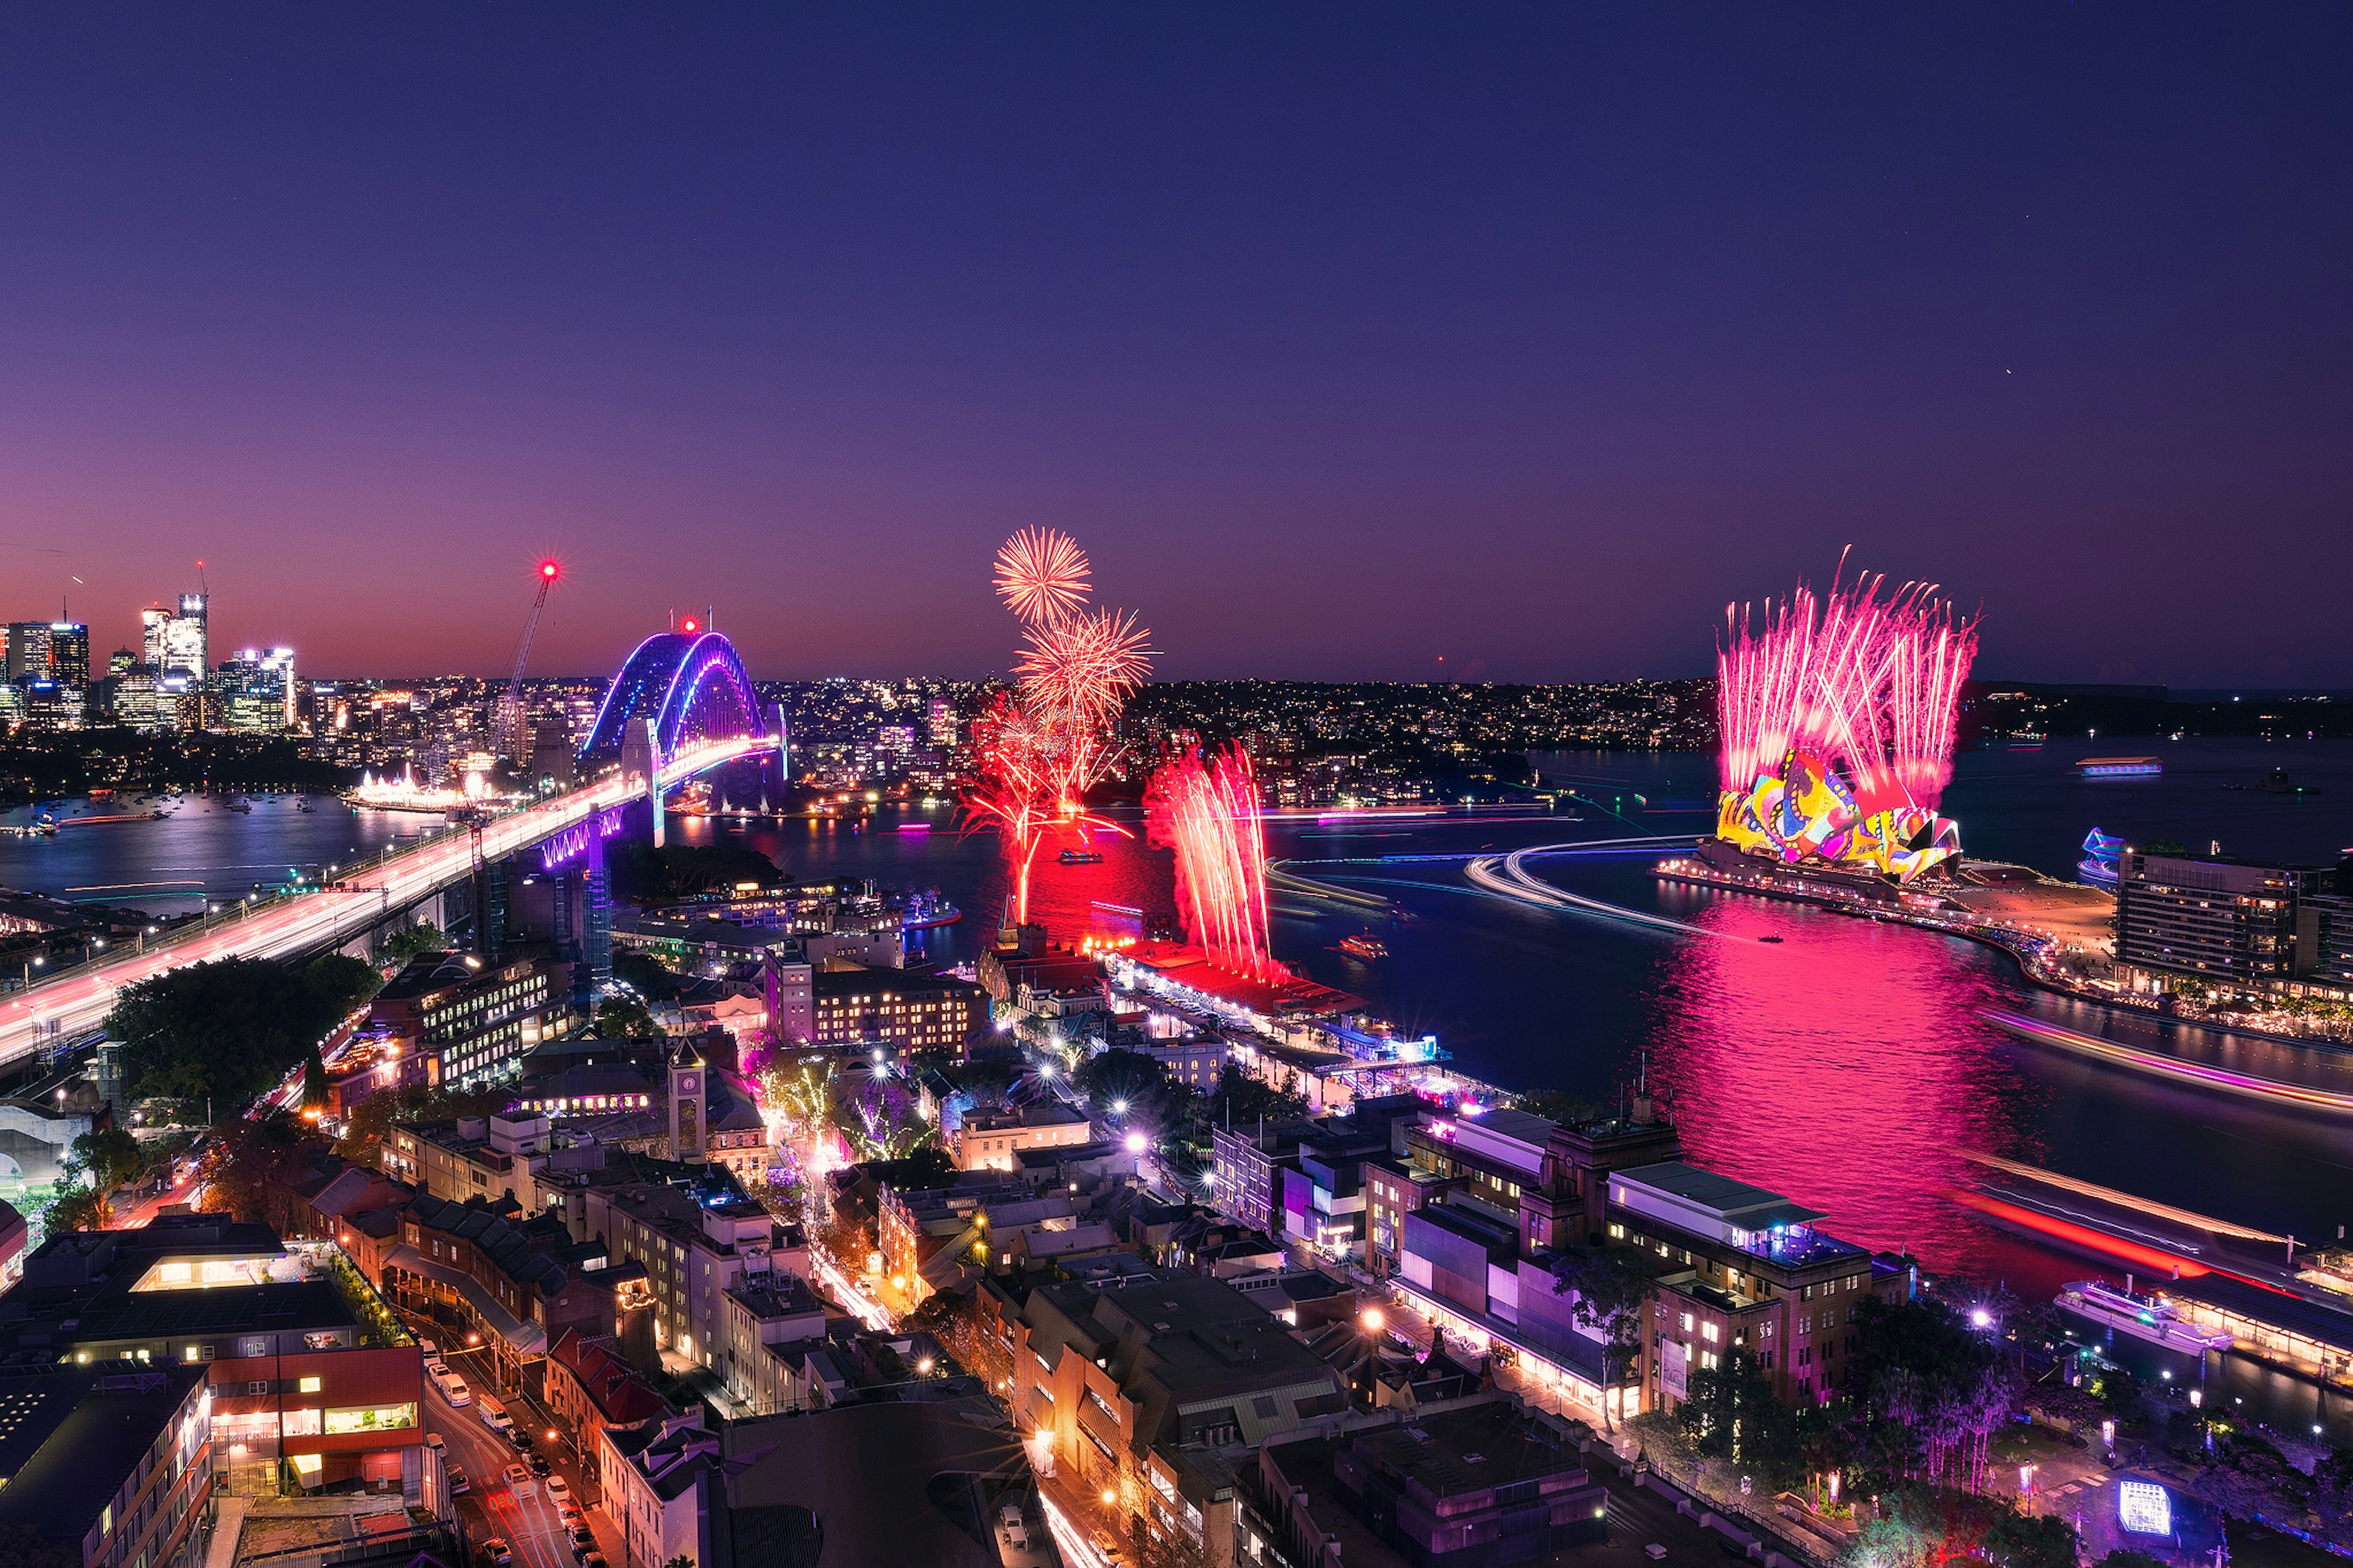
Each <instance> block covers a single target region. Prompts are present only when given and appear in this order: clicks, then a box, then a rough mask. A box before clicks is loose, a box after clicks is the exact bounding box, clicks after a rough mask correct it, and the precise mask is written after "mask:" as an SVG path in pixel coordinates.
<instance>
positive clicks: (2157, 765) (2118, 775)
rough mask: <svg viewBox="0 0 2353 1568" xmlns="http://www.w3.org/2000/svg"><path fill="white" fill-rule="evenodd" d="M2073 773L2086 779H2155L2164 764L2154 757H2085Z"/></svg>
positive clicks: (2163, 767)
mask: <svg viewBox="0 0 2353 1568" xmlns="http://www.w3.org/2000/svg"><path fill="white" fill-rule="evenodd" d="M2075 771H2076V772H2077V773H2080V774H2081V775H2082V776H2084V778H2087V779H2146V778H2155V777H2156V776H2157V775H2158V774H2159V773H2163V772H2164V771H2165V764H2164V763H2161V762H2159V761H2158V759H2157V758H2155V757H2085V758H2084V760H2083V761H2082V762H2080V763H2076V764H2075Z"/></svg>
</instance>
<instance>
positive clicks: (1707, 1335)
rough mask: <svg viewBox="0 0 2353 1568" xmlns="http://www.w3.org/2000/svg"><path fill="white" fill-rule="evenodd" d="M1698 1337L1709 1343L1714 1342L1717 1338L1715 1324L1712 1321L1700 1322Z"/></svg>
mask: <svg viewBox="0 0 2353 1568" xmlns="http://www.w3.org/2000/svg"><path fill="white" fill-rule="evenodd" d="M1699 1337H1700V1338H1702V1339H1704V1340H1705V1341H1706V1342H1708V1343H1710V1344H1714V1343H1715V1342H1716V1338H1717V1331H1716V1327H1715V1324H1714V1323H1702V1324H1701V1325H1700V1326H1699Z"/></svg>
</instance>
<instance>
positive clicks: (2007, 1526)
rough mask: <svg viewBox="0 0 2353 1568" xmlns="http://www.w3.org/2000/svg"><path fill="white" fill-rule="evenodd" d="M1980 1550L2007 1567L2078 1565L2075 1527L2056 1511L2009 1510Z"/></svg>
mask: <svg viewBox="0 0 2353 1568" xmlns="http://www.w3.org/2000/svg"><path fill="white" fill-rule="evenodd" d="M1978 1552H1979V1553H1980V1554H1981V1555H1983V1556H1984V1557H1986V1558H1987V1559H1988V1560H1989V1561H1991V1562H1995V1563H2003V1564H2006V1568H2075V1528H2074V1526H2073V1525H2071V1524H2069V1523H2068V1522H2067V1521H2065V1520H2063V1519H2061V1518H2059V1517H2058V1516H2057V1515H2055V1514H2047V1513H2045V1514H2032V1515H2029V1514H2023V1513H2005V1514H2003V1515H2002V1516H2001V1517H2000V1519H1997V1520H1995V1521H1993V1523H1992V1525H1991V1526H1989V1528H1988V1529H1987V1531H1986V1532H1985V1535H1984V1538H1983V1540H1982V1541H1981V1542H1980V1543H1979V1546H1978Z"/></svg>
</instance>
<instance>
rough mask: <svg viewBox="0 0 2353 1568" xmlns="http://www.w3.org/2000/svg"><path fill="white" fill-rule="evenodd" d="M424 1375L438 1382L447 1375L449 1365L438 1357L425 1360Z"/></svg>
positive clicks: (429, 1357)
mask: <svg viewBox="0 0 2353 1568" xmlns="http://www.w3.org/2000/svg"><path fill="white" fill-rule="evenodd" d="M425 1375H426V1376H427V1377H429V1378H432V1379H434V1380H435V1381H436V1382H438V1381H439V1380H440V1379H442V1378H445V1377H447V1376H448V1375H449V1363H448V1362H446V1361H443V1360H442V1359H441V1358H440V1357H438V1356H427V1357H426V1358H425Z"/></svg>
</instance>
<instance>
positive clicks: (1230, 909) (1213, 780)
mask: <svg viewBox="0 0 2353 1568" xmlns="http://www.w3.org/2000/svg"><path fill="white" fill-rule="evenodd" d="M1145 808H1146V810H1147V811H1148V812H1149V813H1150V816H1149V818H1148V821H1149V823H1150V828H1149V831H1150V833H1151V837H1152V842H1153V843H1155V844H1157V845H1165V846H1166V847H1169V848H1171V849H1174V850H1175V851H1176V905H1177V909H1178V910H1179V912H1180V913H1181V914H1182V915H1183V916H1184V920H1185V930H1186V931H1187V934H1188V935H1189V936H1190V937H1191V938H1192V940H1193V942H1194V945H1196V946H1198V947H1199V948H1201V949H1202V950H1203V951H1204V952H1207V953H1208V955H1209V962H1210V963H1214V964H1216V965H1218V966H1219V968H1221V969H1227V970H1230V971H1232V972H1233V973H1238V974H1245V975H1248V976H1249V977H1250V978H1251V979H1253V980H1260V981H1267V980H1275V979H1279V978H1282V977H1283V976H1284V974H1285V973H1286V972H1285V971H1284V970H1283V969H1282V965H1280V964H1278V963H1276V962H1275V960H1274V956H1273V954H1272V953H1271V952H1270V951H1269V949H1268V943H1267V916H1266V832H1265V828H1264V826H1263V825H1262V824H1261V820H1260V816H1259V795H1258V780H1257V779H1256V777H1255V776H1253V774H1252V773H1251V771H1250V757H1249V755H1248V753H1246V752H1243V751H1242V750H1241V748H1240V747H1239V746H1229V747H1227V748H1226V749H1225V750H1223V751H1221V752H1216V753H1213V754H1212V755H1211V756H1210V757H1209V758H1208V760H1207V761H1206V762H1205V761H1204V760H1203V759H1202V756H1201V754H1200V752H1198V751H1193V752H1185V753H1184V754H1183V755H1181V756H1178V757H1176V758H1175V759H1174V760H1172V761H1170V762H1168V763H1166V764H1164V765H1163V766H1162V767H1161V769H1160V771H1159V772H1157V773H1154V774H1153V775H1152V786H1151V788H1150V790H1149V791H1148V792H1147V793H1146V795H1145Z"/></svg>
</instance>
